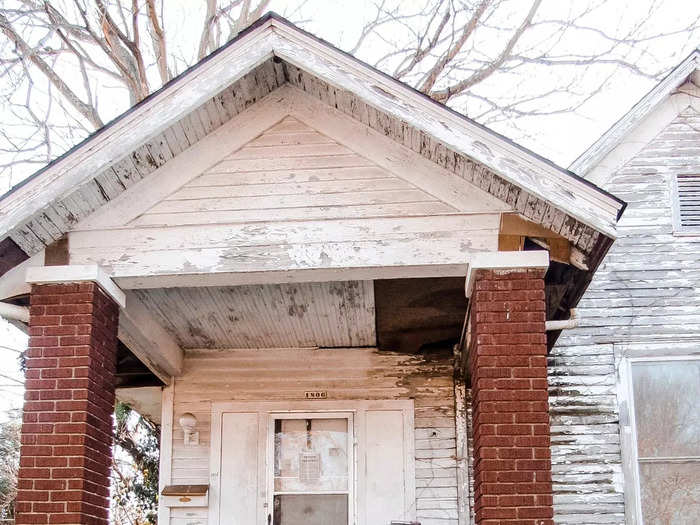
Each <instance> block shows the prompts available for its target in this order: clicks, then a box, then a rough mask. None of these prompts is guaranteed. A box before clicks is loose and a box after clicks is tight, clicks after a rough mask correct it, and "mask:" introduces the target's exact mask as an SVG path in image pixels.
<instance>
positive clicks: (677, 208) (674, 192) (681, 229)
mask: <svg viewBox="0 0 700 525" xmlns="http://www.w3.org/2000/svg"><path fill="white" fill-rule="evenodd" d="M679 175H694V174H693V173H673V174H671V208H672V209H673V235H675V236H678V237H684V236H697V235H700V226H683V225H682V224H681V200H680V194H679V191H678V176H679Z"/></svg>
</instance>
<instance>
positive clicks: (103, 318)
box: [16, 282, 119, 525]
mask: <svg viewBox="0 0 700 525" xmlns="http://www.w3.org/2000/svg"><path fill="white" fill-rule="evenodd" d="M118 315H119V308H118V306H117V305H116V303H115V302H114V301H113V300H112V299H111V298H110V297H109V296H107V295H105V293H104V292H103V291H102V290H101V289H100V288H99V287H98V285H97V284H94V283H91V282H84V283H74V284H34V285H33V286H32V291H31V307H30V317H29V334H30V338H29V349H28V350H27V372H26V382H25V385H26V394H25V403H24V420H23V424H22V448H21V451H20V470H19V480H18V484H19V492H18V495H17V507H16V510H17V520H16V523H17V524H18V525H19V524H25V523H50V524H55V523H64V524H74V525H85V524H91V525H92V524H107V522H108V513H109V485H110V467H111V457H112V449H111V447H112V413H113V411H114V381H115V377H114V376H115V367H116V362H115V361H116V349H117V322H118Z"/></svg>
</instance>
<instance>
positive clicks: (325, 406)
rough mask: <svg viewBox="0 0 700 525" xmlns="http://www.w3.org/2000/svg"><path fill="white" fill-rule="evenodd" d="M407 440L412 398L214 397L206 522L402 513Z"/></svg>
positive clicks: (403, 516)
mask: <svg viewBox="0 0 700 525" xmlns="http://www.w3.org/2000/svg"><path fill="white" fill-rule="evenodd" d="M413 440H414V437H413V402H412V401H337V402H334V401H313V402H298V403H291V402H290V403H281V402H280V403H278V402H260V403H254V402H232V403H221V404H216V405H215V406H214V408H213V413H212V442H211V447H212V449H211V478H212V483H211V487H210V501H209V505H210V508H209V523H210V524H211V525H217V524H218V525H300V524H303V525H389V524H390V522H391V521H392V520H397V521H410V520H412V519H414V518H415V510H416V509H415V467H414V443H413Z"/></svg>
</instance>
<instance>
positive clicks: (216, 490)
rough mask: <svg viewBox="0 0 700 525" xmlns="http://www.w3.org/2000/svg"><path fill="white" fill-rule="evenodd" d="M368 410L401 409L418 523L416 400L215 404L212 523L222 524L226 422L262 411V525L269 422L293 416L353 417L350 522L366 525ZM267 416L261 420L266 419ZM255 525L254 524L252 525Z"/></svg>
mask: <svg viewBox="0 0 700 525" xmlns="http://www.w3.org/2000/svg"><path fill="white" fill-rule="evenodd" d="M367 410H391V411H396V410H400V411H402V413H403V418H404V425H403V427H404V436H403V443H404V454H403V459H404V473H405V479H404V498H405V503H406V505H407V507H408V508H407V512H408V513H409V519H415V511H416V507H415V501H416V477H415V441H414V402H413V400H412V399H400V400H356V401H355V400H338V401H335V400H313V401H309V400H297V401H225V402H216V403H212V405H211V416H212V417H211V434H210V436H211V443H210V456H209V473H210V486H209V512H208V517H209V520H208V523H209V525H219V524H220V516H219V506H220V503H221V459H222V445H223V440H222V435H221V429H222V420H223V416H224V414H226V413H231V412H248V413H250V412H257V413H258V414H259V417H258V491H257V494H258V498H257V499H258V500H257V508H258V512H257V513H256V515H257V516H258V522H257V523H256V524H255V525H266V524H267V521H266V520H267V514H268V510H269V511H272V509H271V508H270V509H268V507H267V505H269V499H270V498H269V480H268V479H267V470H268V469H267V461H268V449H269V423H270V415H271V414H282V413H287V414H294V413H301V414H304V413H314V412H316V413H328V412H352V413H353V430H354V439H353V442H352V444H353V457H354V466H355V472H354V473H353V479H354V487H353V488H354V491H353V501H352V502H351V507H352V509H353V510H354V515H353V516H351V519H350V523H351V524H355V525H369V524H366V523H365V521H366V520H365V512H366V509H365V502H364V494H365V490H366V487H365V480H364V478H363V476H361V475H358V473H361V472H364V471H365V439H366V432H365V412H366V411H367ZM261 416H262V417H261ZM251 525H252V524H251Z"/></svg>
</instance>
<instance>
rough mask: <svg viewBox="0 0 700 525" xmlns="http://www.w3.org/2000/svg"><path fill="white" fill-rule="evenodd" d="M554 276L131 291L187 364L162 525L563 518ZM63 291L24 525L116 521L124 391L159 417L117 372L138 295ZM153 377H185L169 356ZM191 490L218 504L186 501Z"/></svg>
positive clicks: (42, 272)
mask: <svg viewBox="0 0 700 525" xmlns="http://www.w3.org/2000/svg"><path fill="white" fill-rule="evenodd" d="M479 260H481V261H482V265H483V266H481V267H480V266H479ZM516 260H517V261H518V264H519V265H520V267H519V268H514V267H513V261H516ZM548 267H549V261H548V255H547V252H546V251H533V252H518V253H511V252H501V253H494V254H489V255H483V256H482V257H480V258H477V260H475V261H472V265H470V270H469V272H468V276H465V278H464V279H459V278H453V277H448V278H428V279H407V280H401V279H399V280H395V281H393V280H392V281H391V282H387V281H385V280H381V279H380V280H371V281H368V280H364V281H335V282H325V283H315V282H311V283H297V284H288V283H287V284H277V285H271V284H266V285H245V286H234V287H204V288H202V287H181V288H162V289H139V290H132V291H128V292H127V294H125V295H124V297H127V299H125V300H126V301H128V300H129V299H128V297H132V296H133V297H136V298H137V299H138V301H139V303H137V304H138V307H139V309H141V308H143V309H145V310H146V311H147V312H149V313H150V315H151V316H152V317H150V318H149V319H150V321H151V322H155V323H157V324H158V325H162V327H163V333H162V334H160V335H161V336H162V337H168V338H171V339H170V343H171V344H175V345H177V347H178V348H179V349H180V352H181V356H180V357H181V359H182V362H181V369H180V370H179V371H178V372H177V374H176V375H173V376H169V377H165V378H164V379H165V380H166V382H167V385H166V386H165V387H164V388H163V391H162V397H161V407H160V408H161V413H160V414H159V419H160V421H161V423H162V430H161V435H162V442H161V469H160V485H161V492H163V491H164V492H163V495H162V496H161V498H160V511H159V522H160V523H180V522H187V523H190V524H195V523H196V524H205V523H220V524H226V523H251V524H252V523H261V524H262V523H268V522H269V521H268V515H269V516H270V518H269V520H272V521H271V522H272V523H276V524H277V523H279V524H297V523H304V524H309V525H311V524H316V523H318V524H322V523H328V521H327V520H328V519H329V516H333V518H332V521H331V522H332V523H334V524H335V523H339V524H340V523H363V524H373V523H386V524H389V523H403V522H409V523H411V522H418V523H421V524H422V525H435V524H440V525H449V524H454V525H458V524H463V523H464V524H466V523H469V521H470V517H473V516H475V517H476V518H477V520H479V522H481V523H488V519H490V518H491V517H511V518H512V519H517V518H523V519H524V518H532V517H533V516H534V517H536V518H538V519H539V521H538V523H540V522H541V523H544V522H546V521H547V520H549V519H551V514H552V510H551V498H552V496H551V464H550V461H549V425H548V415H547V414H548V406H547V381H546V374H547V372H546V358H545V355H546V335H545V279H544V274H545V271H546V269H547V268H548ZM62 275H63V276H72V278H73V279H76V277H75V276H76V275H77V274H76V271H75V269H71V268H70V267H64V266H54V267H42V268H40V269H37V270H36V271H30V272H29V274H28V278H29V280H30V281H33V284H32V293H31V305H32V306H31V309H30V312H31V316H30V320H29V326H30V334H31V339H30V350H29V352H28V356H29V360H28V369H29V371H28V383H27V389H28V394H27V396H28V399H36V401H32V402H28V403H27V405H26V406H25V428H24V430H23V440H24V443H25V445H28V444H32V446H25V448H24V449H23V452H22V455H23V466H24V467H26V468H23V469H22V471H21V474H20V484H21V486H24V487H29V485H31V490H25V491H23V492H22V493H21V499H20V503H19V506H18V512H19V521H18V523H32V522H47V521H48V523H57V521H54V520H55V519H57V518H56V517H51V516H52V515H51V514H50V510H51V509H57V508H58V506H59V505H61V503H60V502H61V498H65V500H64V501H65V502H66V503H65V505H66V507H65V508H66V510H69V511H71V512H72V514H67V515H66V516H67V517H68V519H75V520H76V522H78V520H82V519H83V518H80V517H79V516H81V515H82V516H85V517H86V519H87V517H88V516H95V518H98V517H99V516H100V515H102V516H105V515H104V514H101V513H102V512H104V511H101V510H100V507H101V505H104V502H105V499H106V497H107V496H108V492H107V491H108V483H107V484H106V485H105V484H104V483H106V482H107V480H108V467H109V455H108V450H109V449H108V447H109V443H110V441H109V437H108V436H109V432H110V428H109V426H108V425H110V424H111V423H110V418H109V411H108V408H107V407H108V406H109V404H110V403H111V401H110V400H112V399H113V396H114V392H115V379H116V378H117V377H121V380H122V381H123V383H122V385H121V388H120V389H118V390H117V391H118V392H122V395H124V396H126V397H128V398H129V399H130V401H131V402H132V403H133V404H134V405H135V406H136V407H137V408H141V409H142V410H144V411H147V410H151V411H152V410H153V408H154V407H153V405H152V397H151V392H150V389H149V388H146V389H144V388H143V384H144V382H143V377H141V378H140V380H139V381H137V382H136V383H133V384H131V385H129V384H128V383H126V382H124V381H125V376H124V371H123V370H121V371H120V369H119V366H116V367H115V365H114V361H110V359H114V357H115V355H116V351H117V342H116V336H117V333H118V332H120V330H121V329H118V328H117V327H118V326H120V322H119V321H117V316H118V315H119V314H118V313H117V310H118V307H119V305H118V304H117V301H120V300H124V299H123V296H122V295H121V294H120V293H121V290H120V288H119V287H117V286H116V285H115V284H114V282H113V281H111V279H110V280H105V279H104V278H102V279H96V281H97V282H93V281H91V280H90V278H89V277H86V278H85V279H86V280H85V281H75V280H74V281H73V282H67V283H60V284H59V283H58V282H59V281H61V280H69V278H68V277H61V276H62ZM90 275H92V274H90ZM95 275H97V273H96V274H95ZM467 277H468V278H467ZM49 281H51V282H49ZM465 290H466V292H465ZM466 293H468V294H469V295H470V296H471V300H469V299H468V298H467V297H466V296H465V295H466ZM550 293H551V292H550ZM121 306H122V309H121V310H122V311H121V315H122V317H125V315H124V313H125V311H126V310H128V308H129V306H128V304H122V305H121ZM106 308H107V309H111V310H109V311H110V313H109V314H105V313H104V312H105V309H106ZM105 315H106V317H105ZM127 315H128V314H127ZM467 316H469V317H467ZM131 319H132V320H133V314H132V316H131ZM127 324H128V323H127ZM140 333H146V327H144V326H140ZM110 355H111V356H112V357H111V358H110V357H109V356H110ZM153 356H154V354H152V357H153ZM110 362H111V363H112V364H110ZM122 363H123V361H122ZM151 366H152V368H153V369H154V370H160V371H162V370H164V369H165V368H167V367H168V366H170V365H169V363H168V360H167V354H165V355H164V356H163V357H162V358H161V360H160V361H159V362H157V363H153V362H152V363H151ZM131 369H133V366H132V367H131ZM32 378H36V379H35V380H34V379H32ZM154 380H155V376H154ZM129 386H131V387H133V388H134V389H133V390H132V389H130V388H128V387H129ZM152 388H153V387H151V389H152ZM63 399H65V401H62V400H63ZM80 399H82V400H83V401H79V400H80ZM100 403H102V404H104V408H100V407H101V406H102V405H101V404H100ZM149 403H150V408H146V407H147V404H149ZM141 404H142V406H140V405H141ZM472 413H473V414H474V415H475V417H474V420H473V423H472V416H471V415H472ZM99 414H102V415H103V416H99ZM96 416H97V417H96ZM183 418H184V419H183ZM32 422H34V423H32ZM42 422H44V423H43V424H41V423H42ZM472 425H473V427H472ZM317 427H318V428H317ZM336 427H337V428H336ZM304 436H306V437H304ZM339 436H340V437H339ZM329 443H332V446H331V445H329ZM295 447H296V448H295ZM299 447H301V448H299ZM99 450H103V452H102V454H103V456H102V458H103V459H100V456H96V455H95V453H96V452H97V451H99ZM302 453H303V454H302ZM64 454H68V455H69V456H70V457H66V459H65V460H61V459H59V458H60V457H61V456H62V455H64ZM49 456H50V457H51V458H52V459H50V460H49V459H48V457H49ZM302 456H303V457H307V459H308V461H311V467H309V468H311V473H309V472H305V471H304V470H303V467H302V463H301V457H302ZM472 457H473V460H474V461H472V459H471V458H472ZM80 458H82V459H80ZM309 458H310V459H309ZM59 462H65V465H64V464H63V463H61V464H59ZM30 464H31V465H30ZM100 465H101V466H100ZM314 465H315V466H314ZM338 471H340V475H338ZM330 473H332V474H333V475H331V474H330ZM100 480H101V481H100ZM100 483H102V484H100ZM183 485H189V486H193V485H194V486H203V487H204V488H203V489H202V490H203V491H204V492H203V494H202V495H190V496H177V495H175V496H170V495H168V494H170V493H173V490H174V491H175V492H174V493H175V494H178V492H177V490H181V489H178V487H179V486H183ZM71 488H73V489H75V490H69V489H71ZM499 494H501V496H499ZM475 495H476V506H475V505H474V496H475ZM491 500H493V501H491ZM44 501H45V502H46V503H43V502H44ZM489 507H490V508H491V509H493V508H497V510H491V509H489ZM102 508H105V509H106V507H102ZM73 515H75V517H72V516H73ZM234 516H235V517H236V518H234ZM240 517H243V518H240ZM62 519H65V518H62ZM42 520H43V521H42ZM232 520H233V521H232ZM241 520H242V521H241ZM542 520H544V521H542Z"/></svg>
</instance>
